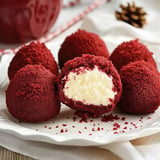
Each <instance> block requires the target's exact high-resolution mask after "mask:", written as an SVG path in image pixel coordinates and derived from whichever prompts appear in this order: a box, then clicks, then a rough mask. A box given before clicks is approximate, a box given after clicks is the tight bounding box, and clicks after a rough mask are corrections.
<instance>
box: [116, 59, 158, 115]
mask: <svg viewBox="0 0 160 160" xmlns="http://www.w3.org/2000/svg"><path fill="white" fill-rule="evenodd" d="M119 74H120V77H121V80H122V86H123V92H122V96H121V99H120V101H119V104H118V105H119V107H120V109H121V110H122V111H124V112H127V113H133V114H146V113H152V112H154V111H155V110H156V109H157V108H158V106H159V105H160V74H159V72H158V71H157V70H156V69H155V68H154V67H153V66H152V65H151V64H150V63H147V62H145V61H144V60H141V61H136V62H131V63H130V64H128V65H126V66H123V67H122V69H121V70H120V72H119Z"/></svg>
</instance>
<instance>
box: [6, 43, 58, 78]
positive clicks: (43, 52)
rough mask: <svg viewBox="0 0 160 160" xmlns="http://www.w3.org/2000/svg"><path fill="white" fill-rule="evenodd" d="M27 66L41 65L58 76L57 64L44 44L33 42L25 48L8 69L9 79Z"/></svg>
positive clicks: (19, 52)
mask: <svg viewBox="0 0 160 160" xmlns="http://www.w3.org/2000/svg"><path fill="white" fill-rule="evenodd" d="M27 64H31V65H35V64H37V65H38V64H40V65H43V66H44V67H45V68H47V69H49V70H50V71H51V72H52V73H53V74H56V75H57V74H58V65H57V62H56V61H55V59H54V57H53V55H52V53H51V52H50V50H49V49H48V48H47V47H46V46H45V44H44V43H35V42H32V43H30V44H29V45H25V46H23V47H22V48H21V49H20V50H19V51H18V52H17V53H16V55H15V56H14V58H13V59H12V61H11V63H10V66H9V68H8V76H9V79H12V78H13V76H14V75H15V73H16V72H17V71H18V70H19V69H20V68H22V67H24V66H25V65H27Z"/></svg>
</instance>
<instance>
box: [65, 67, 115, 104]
mask: <svg viewBox="0 0 160 160" xmlns="http://www.w3.org/2000/svg"><path fill="white" fill-rule="evenodd" d="M75 72H78V74H77V73H75ZM75 72H70V73H69V74H68V75H67V76H66V77H64V79H67V81H66V83H65V86H64V89H63V91H64V94H65V96H67V97H68V98H72V99H74V100H76V101H83V103H84V104H94V105H109V104H111V103H112V102H111V101H110V99H114V96H115V95H116V94H117V92H116V91H113V87H114V85H113V82H112V76H108V75H107V74H106V73H104V72H103V71H101V70H99V69H98V67H97V66H95V67H94V69H92V70H91V69H89V70H87V69H85V68H84V67H80V68H78V69H77V71H75Z"/></svg>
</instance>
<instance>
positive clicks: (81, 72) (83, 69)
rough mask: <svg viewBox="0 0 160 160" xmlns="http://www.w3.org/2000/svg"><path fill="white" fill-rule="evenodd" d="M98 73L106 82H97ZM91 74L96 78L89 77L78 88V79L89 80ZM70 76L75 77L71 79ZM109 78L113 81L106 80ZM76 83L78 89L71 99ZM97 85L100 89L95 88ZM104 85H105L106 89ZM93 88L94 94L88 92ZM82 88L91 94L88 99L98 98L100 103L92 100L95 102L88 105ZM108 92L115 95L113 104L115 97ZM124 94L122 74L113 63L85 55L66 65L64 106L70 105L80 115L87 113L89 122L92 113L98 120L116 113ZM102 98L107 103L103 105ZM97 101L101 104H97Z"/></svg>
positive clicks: (62, 86)
mask: <svg viewBox="0 0 160 160" xmlns="http://www.w3.org/2000/svg"><path fill="white" fill-rule="evenodd" d="M94 70H96V71H95V72H96V73H97V74H98V73H99V74H101V79H102V75H103V76H105V79H104V81H103V82H102V81H100V80H101V79H99V78H98V79H97V80H95V78H96V77H97V74H95V73H94V72H93V71H94ZM89 73H94V74H92V75H93V76H94V78H92V79H91V77H90V76H89V78H86V79H85V78H84V80H82V83H81V82H80V84H79V85H74V83H76V82H77V79H78V78H77V77H81V76H82V77H84V76H88V74H89ZM85 74H87V75H85ZM69 75H71V76H70V77H69ZM73 75H74V76H73ZM73 77H74V79H73V81H71V78H73ZM106 77H107V78H108V79H109V80H110V81H109V80H108V79H106ZM76 78H77V79H76ZM75 79H76V80H75ZM90 79H91V80H90ZM108 81H109V82H108ZM66 83H67V86H66ZM72 83H73V86H74V88H73V89H71V92H70V94H72V93H74V94H73V95H72V96H70V95H68V94H67V93H66V92H67V91H68V90H69V89H70V87H71V88H72ZM95 83H96V85H93V84H95ZM103 83H105V87H104V85H103ZM106 83H107V86H106ZM92 85H93V86H92ZM89 86H92V87H90V88H89V89H90V90H89V89H88V87H89ZM97 86H99V88H100V89H99V88H96V87H97ZM107 87H108V88H107ZM82 88H84V89H85V91H87V92H89V94H88V95H90V96H92V97H96V99H95V98H92V97H91V98H92V99H93V101H89V102H86V101H88V96H85V95H84V94H85V92H82V93H80V89H82ZM77 91H78V92H77ZM106 91H107V94H106ZM87 92H86V93H87ZM103 92H104V93H103ZM108 92H109V93H111V94H112V95H113V98H112V99H113V101H110V97H109V96H111V94H108ZM121 92H122V85H121V80H120V77H119V74H118V72H117V70H116V69H115V68H114V66H113V65H112V62H111V61H109V60H108V59H106V58H104V57H100V56H93V55H88V54H85V55H83V56H82V57H77V58H74V59H73V60H70V61H68V62H67V63H65V66H64V67H63V68H62V70H61V74H60V75H59V96H60V100H61V102H62V103H64V104H66V105H67V106H68V107H70V108H72V109H75V110H76V111H78V112H86V113H85V114H86V115H85V116H86V118H88V113H89V114H92V115H93V116H94V117H97V116H100V115H101V114H104V113H107V112H110V111H112V110H113V109H114V108H115V106H116V104H117V103H118V101H119V99H120V96H121ZM73 96H75V97H78V96H80V97H83V100H81V99H80V100H79V99H75V98H74V97H73ZM104 96H105V98H104ZM72 97H73V98H72ZM101 97H102V98H103V101H104V102H103V104H102V99H101ZM99 99H100V100H99ZM89 100H90V99H89ZM96 100H99V101H98V102H97V101H96Z"/></svg>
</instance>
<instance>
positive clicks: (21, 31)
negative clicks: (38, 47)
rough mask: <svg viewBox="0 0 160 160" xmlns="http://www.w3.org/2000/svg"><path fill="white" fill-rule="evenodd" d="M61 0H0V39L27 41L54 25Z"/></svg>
mask: <svg viewBox="0 0 160 160" xmlns="http://www.w3.org/2000/svg"><path fill="white" fill-rule="evenodd" d="M61 4H62V0H0V41H1V42H4V43H19V42H27V41H30V40H33V39H37V38H39V37H41V36H43V35H44V34H45V33H47V32H48V31H49V29H50V28H51V27H52V26H53V25H54V23H55V22H56V20H57V17H58V15H59V12H60V9H61Z"/></svg>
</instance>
